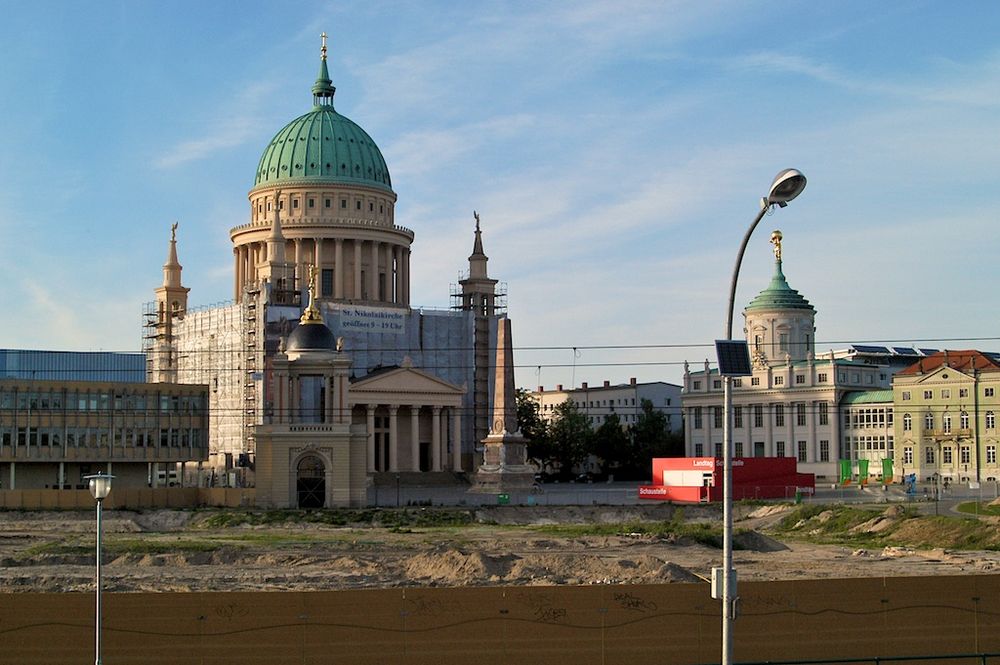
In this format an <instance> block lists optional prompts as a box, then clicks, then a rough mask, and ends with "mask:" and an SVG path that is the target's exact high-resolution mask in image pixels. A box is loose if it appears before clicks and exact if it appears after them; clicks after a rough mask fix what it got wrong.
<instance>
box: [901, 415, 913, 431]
mask: <svg viewBox="0 0 1000 665" xmlns="http://www.w3.org/2000/svg"><path fill="white" fill-rule="evenodd" d="M912 429H913V416H911V415H910V414H908V413H904V414H903V431H904V432H909V431H911V430H912Z"/></svg>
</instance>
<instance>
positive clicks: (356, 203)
mask: <svg viewBox="0 0 1000 665" xmlns="http://www.w3.org/2000/svg"><path fill="white" fill-rule="evenodd" d="M354 204H355V205H354V207H355V209H357V210H361V201H355V202H354Z"/></svg>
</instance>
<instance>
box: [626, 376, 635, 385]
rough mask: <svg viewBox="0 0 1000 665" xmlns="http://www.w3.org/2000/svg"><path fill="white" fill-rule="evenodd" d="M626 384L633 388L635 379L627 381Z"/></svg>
mask: <svg viewBox="0 0 1000 665" xmlns="http://www.w3.org/2000/svg"><path fill="white" fill-rule="evenodd" d="M628 384H629V385H630V386H634V385H635V377H634V376H633V377H632V378H630V379H629V380H628Z"/></svg>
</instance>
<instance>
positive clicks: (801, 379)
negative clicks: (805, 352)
mask: <svg viewBox="0 0 1000 665" xmlns="http://www.w3.org/2000/svg"><path fill="white" fill-rule="evenodd" d="M805 382H806V375H805V374H796V375H795V384H796V385H802V384H803V383H805Z"/></svg>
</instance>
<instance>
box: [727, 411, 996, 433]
mask: <svg viewBox="0 0 1000 665" xmlns="http://www.w3.org/2000/svg"><path fill="white" fill-rule="evenodd" d="M991 413H992V412H991ZM733 427H735V428H737V429H738V428H741V427H743V407H742V406H734V407H733Z"/></svg>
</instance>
